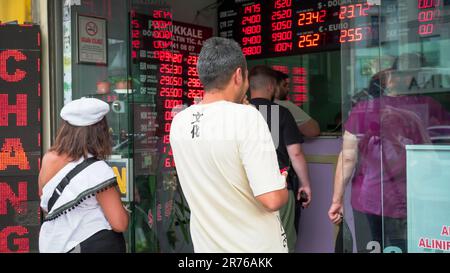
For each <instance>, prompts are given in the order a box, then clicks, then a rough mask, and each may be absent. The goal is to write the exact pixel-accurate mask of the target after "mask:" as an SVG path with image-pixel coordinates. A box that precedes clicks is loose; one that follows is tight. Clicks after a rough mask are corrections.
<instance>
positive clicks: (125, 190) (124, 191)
mask: <svg viewBox="0 0 450 273" xmlns="http://www.w3.org/2000/svg"><path fill="white" fill-rule="evenodd" d="M128 162H129V159H127V158H122V159H110V160H108V164H109V165H110V166H111V168H112V169H113V171H114V174H115V175H116V177H117V184H118V185H119V190H120V196H121V198H122V201H124V202H129V201H131V200H130V191H129V189H130V178H129V175H130V174H129V171H130V168H129V165H128Z"/></svg>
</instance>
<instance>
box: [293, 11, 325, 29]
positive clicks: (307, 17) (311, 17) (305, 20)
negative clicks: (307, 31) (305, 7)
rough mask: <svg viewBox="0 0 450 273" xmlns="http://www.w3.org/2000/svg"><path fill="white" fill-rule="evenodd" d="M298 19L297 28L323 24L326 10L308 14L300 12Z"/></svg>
mask: <svg viewBox="0 0 450 273" xmlns="http://www.w3.org/2000/svg"><path fill="white" fill-rule="evenodd" d="M298 15H299V17H300V18H299V19H298V25H299V26H305V25H311V24H314V23H323V22H325V16H326V15H327V11H326V10H324V9H323V10H320V11H309V12H302V13H299V14H298Z"/></svg>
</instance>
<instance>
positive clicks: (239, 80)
mask: <svg viewBox="0 0 450 273" xmlns="http://www.w3.org/2000/svg"><path fill="white" fill-rule="evenodd" d="M233 78H234V79H235V81H236V84H237V85H241V84H242V83H243V82H244V79H243V77H242V68H240V67H238V68H237V69H236V70H235V71H234V75H233Z"/></svg>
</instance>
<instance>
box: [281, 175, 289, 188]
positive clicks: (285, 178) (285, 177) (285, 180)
mask: <svg viewBox="0 0 450 273" xmlns="http://www.w3.org/2000/svg"><path fill="white" fill-rule="evenodd" d="M281 175H282V176H284V182H285V183H286V188H287V187H288V182H287V177H288V172H287V171H283V172H282V173H281Z"/></svg>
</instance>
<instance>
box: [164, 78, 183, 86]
mask: <svg viewBox="0 0 450 273" xmlns="http://www.w3.org/2000/svg"><path fill="white" fill-rule="evenodd" d="M159 83H160V84H161V85H173V86H182V85H183V78H181V77H172V76H162V77H161V79H160V80H159Z"/></svg>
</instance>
